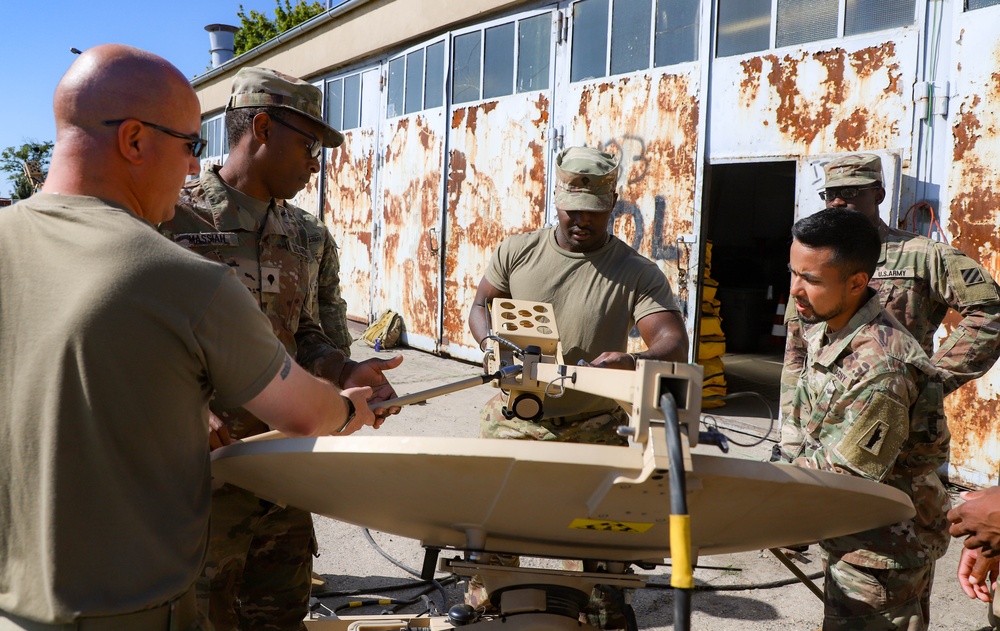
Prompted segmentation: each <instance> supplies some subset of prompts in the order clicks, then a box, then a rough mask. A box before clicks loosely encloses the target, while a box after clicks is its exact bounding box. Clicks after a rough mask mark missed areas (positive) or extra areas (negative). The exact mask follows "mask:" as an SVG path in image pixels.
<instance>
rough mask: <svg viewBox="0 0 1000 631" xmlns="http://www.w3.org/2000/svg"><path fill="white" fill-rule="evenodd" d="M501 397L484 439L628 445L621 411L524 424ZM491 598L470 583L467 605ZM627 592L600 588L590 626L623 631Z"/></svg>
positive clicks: (501, 560) (484, 415) (512, 559)
mask: <svg viewBox="0 0 1000 631" xmlns="http://www.w3.org/2000/svg"><path fill="white" fill-rule="evenodd" d="M505 398H506V397H505V396H504V395H502V394H498V395H497V396H495V397H493V398H492V399H490V400H489V401H488V402H487V403H486V405H484V406H483V408H482V411H481V413H480V422H481V424H480V434H481V436H482V437H483V438H508V439H514V440H552V441H557V442H564V443H594V444H599V445H619V446H624V445H627V444H628V440H627V439H625V438H623V437H622V436H619V435H618V433H617V428H618V427H619V426H620V425H627V424H628V415H627V414H626V413H625V411H624V410H622V409H621V408H615V409H614V410H611V411H608V412H603V413H602V412H594V413H590V414H582V415H577V416H568V417H558V418H548V419H542V420H540V421H538V422H532V421H522V420H521V419H519V418H512V419H506V418H504V416H503V414H502V413H501V410H502V409H503V404H504V399H505ZM485 562H486V563H488V564H490V565H504V566H507V567H520V559H519V558H518V557H517V556H516V555H512V554H489V555H486V557H485ZM563 569H566V570H576V571H579V570H581V569H583V562H582V561H563ZM488 601H489V597H488V595H487V594H486V590H485V588H484V587H483V582H482V579H481V578H480V577H479V576H473V577H472V578H471V579H470V580H469V591H468V592H467V594H466V602H468V603H469V604H470V605H472V606H474V607H477V608H478V607H481V606H487V607H488V606H490V603H489V602H488ZM624 605H625V593H624V590H622V589H619V588H617V587H609V586H605V585H600V586H598V587H596V588H595V589H594V591H593V593H592V594H591V596H590V603H589V604H588V605H587V607H586V609H585V610H584V612H583V614H584V616H585V617H586V619H587V621H588V623H589V624H592V625H594V626H596V627H600V628H603V629H624V628H625V627H626V624H625V614H624V612H623V610H624Z"/></svg>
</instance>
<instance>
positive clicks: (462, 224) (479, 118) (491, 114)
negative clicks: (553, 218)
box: [441, 92, 549, 360]
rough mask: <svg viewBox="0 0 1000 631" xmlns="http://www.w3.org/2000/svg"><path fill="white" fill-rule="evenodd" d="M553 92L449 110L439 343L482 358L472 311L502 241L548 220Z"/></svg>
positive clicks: (458, 353) (449, 349) (459, 354)
mask: <svg viewBox="0 0 1000 631" xmlns="http://www.w3.org/2000/svg"><path fill="white" fill-rule="evenodd" d="M548 127H549V97H548V95H547V93H544V92H531V93H526V94H519V95H515V96H509V97H505V98H503V99H500V100H499V101H490V102H487V103H482V104H479V105H475V106H470V107H461V108H456V109H455V110H453V112H452V116H451V129H450V134H451V136H450V140H449V142H450V147H449V152H448V155H449V164H448V209H447V214H446V218H445V221H446V228H445V230H446V233H445V234H446V236H445V245H446V253H445V269H446V277H445V297H444V323H443V332H442V342H441V346H442V349H443V350H446V351H447V352H448V353H450V354H451V355H453V356H456V357H463V358H466V359H472V360H479V359H481V358H482V352H481V351H480V350H479V349H478V347H476V340H475V339H474V338H473V337H472V334H471V333H469V328H468V326H467V315H468V313H469V308H470V307H471V306H472V300H473V299H474V298H475V295H476V288H477V287H478V286H479V281H480V279H481V278H482V276H483V271H484V270H485V269H486V264H487V263H488V262H489V257H490V255H491V254H492V253H493V250H494V249H496V247H497V245H499V244H500V242H501V241H502V240H503V239H504V238H505V237H507V236H510V235H511V234H514V233H518V232H527V231H530V230H535V229H537V228H540V227H541V226H542V224H543V223H544V221H545V200H546V186H545V173H546V162H547V153H548V152H547V149H546V138H547V135H548Z"/></svg>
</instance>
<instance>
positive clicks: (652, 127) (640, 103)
mask: <svg viewBox="0 0 1000 631" xmlns="http://www.w3.org/2000/svg"><path fill="white" fill-rule="evenodd" d="M698 89H699V76H698V74H697V70H696V67H695V66H691V71H690V73H686V74H636V75H630V76H627V77H623V78H618V79H615V80H612V81H604V82H601V83H588V84H580V83H577V84H570V86H569V88H568V91H569V95H568V96H567V97H566V99H565V103H566V104H567V107H570V108H572V110H573V111H574V112H575V113H574V114H573V116H572V118H571V120H570V128H569V130H568V131H567V134H566V136H567V140H566V143H565V144H566V146H570V145H574V144H586V145H589V146H595V147H601V148H603V149H604V150H605V151H608V152H611V153H617V154H619V155H620V156H621V164H622V171H621V176H620V178H619V182H618V186H619V199H618V204H617V206H616V207H615V213H614V234H615V235H616V236H618V237H619V238H620V239H622V240H623V241H625V242H626V243H629V244H630V245H631V246H632V247H633V248H635V249H636V250H637V251H638V252H639V253H640V254H642V255H644V256H646V257H648V258H650V259H652V260H653V261H656V263H657V264H658V265H659V267H660V269H662V270H663V272H664V274H665V275H666V276H667V278H668V279H669V281H670V285H671V287H673V288H674V291H675V293H676V294H677V296H678V298H679V299H680V302H681V304H682V307H683V308H684V312H685V314H687V312H688V310H687V309H686V304H687V303H688V301H689V300H690V299H691V298H692V297H691V296H689V295H688V278H687V270H688V269H689V268H690V265H691V263H692V256H693V254H694V253H692V252H691V251H690V249H689V247H697V246H696V245H695V246H688V245H684V244H680V243H678V238H679V237H680V236H681V235H684V234H694V233H695V226H694V217H695V215H696V214H698V211H699V210H700V204H701V200H700V199H696V198H695V190H696V187H695V180H696V176H697V166H698V159H697V149H698V108H699V106H700V103H699V95H698ZM557 315H558V314H557ZM633 344H634V345H638V344H639V340H634V341H633ZM633 350H635V349H634V348H633Z"/></svg>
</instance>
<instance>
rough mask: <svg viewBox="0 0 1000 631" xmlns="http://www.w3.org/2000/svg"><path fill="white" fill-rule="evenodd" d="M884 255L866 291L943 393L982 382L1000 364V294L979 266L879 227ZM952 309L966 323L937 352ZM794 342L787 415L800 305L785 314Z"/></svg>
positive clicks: (798, 363)
mask: <svg viewBox="0 0 1000 631" xmlns="http://www.w3.org/2000/svg"><path fill="white" fill-rule="evenodd" d="M879 236H880V237H881V238H882V253H881V255H880V256H879V262H878V267H877V268H876V270H875V275H874V277H873V278H872V279H871V281H870V282H869V283H868V286H869V287H871V288H873V289H875V290H876V291H877V292H878V293H879V300H880V301H881V303H882V306H883V307H885V310H886V311H888V312H889V313H891V314H892V315H893V317H895V318H896V320H898V321H899V322H900V323H901V324H902V325H903V326H904V327H906V330H907V331H909V332H910V333H911V334H912V335H913V337H915V338H916V339H917V341H918V342H919V343H920V346H921V347H922V348H923V349H924V352H925V353H927V355H928V357H930V358H931V363H932V364H933V365H934V367H935V368H936V369H937V370H938V371H939V373H940V376H941V380H942V383H943V385H944V393H945V394H950V393H951V392H952V391H954V390H957V389H958V388H959V387H961V386H962V385H963V384H965V383H966V382H968V381H971V380H973V379H978V378H979V377H981V376H983V375H984V374H985V373H986V371H988V370H989V369H990V368H991V367H992V366H993V364H994V363H995V362H996V361H997V358H998V357H1000V288H998V286H997V283H996V282H995V281H994V280H993V278H992V277H990V274H989V272H987V271H986V270H985V269H984V268H983V267H982V266H981V265H979V264H978V263H976V262H975V261H974V260H972V259H971V258H969V257H968V256H966V255H965V254H963V253H962V252H961V251H960V250H957V249H955V248H953V247H951V246H949V245H947V244H944V243H939V242H937V241H934V240H932V239H928V238H926V237H921V236H919V235H915V234H912V233H910V232H905V231H903V230H897V229H895V228H890V227H889V226H887V225H886V224H885V222H880V225H879ZM949 309H955V310H956V311H958V312H959V313H960V314H962V320H961V322H959V324H958V326H956V327H955V329H954V330H953V331H952V332H951V335H949V336H948V338H947V339H946V340H944V342H942V344H941V346H940V348H938V350H937V352H936V353H935V352H934V333H935V331H937V329H938V327H939V326H941V322H942V321H943V320H944V317H945V315H946V314H947V313H948V310H949ZM785 320H786V323H787V325H788V338H787V340H786V342H785V359H784V369H783V370H782V373H781V410H782V413H783V414H787V413H788V411H789V404H790V396H791V393H792V391H793V390H794V389H795V383H796V381H797V380H798V375H799V372H801V370H802V364H803V360H804V358H805V352H806V351H805V342H804V339H803V335H802V324H801V322H800V321H799V318H798V314H797V313H796V311H795V303H794V301H792V300H789V301H788V310H787V312H786V313H785Z"/></svg>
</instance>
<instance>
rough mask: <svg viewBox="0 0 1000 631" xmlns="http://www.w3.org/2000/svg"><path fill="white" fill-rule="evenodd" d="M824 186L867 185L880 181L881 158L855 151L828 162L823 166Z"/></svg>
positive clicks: (879, 182)
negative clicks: (824, 173) (824, 174)
mask: <svg viewBox="0 0 1000 631" xmlns="http://www.w3.org/2000/svg"><path fill="white" fill-rule="evenodd" d="M824 171H825V172H826V184H825V185H824V186H825V187H826V188H835V187H839V186H867V185H869V184H876V183H878V184H881V183H882V181H883V180H882V159H881V158H879V157H878V156H876V155H874V154H871V153H856V154H853V155H849V156H843V157H841V158H837V159H836V160H833V161H831V162H829V163H828V164H827V165H826V166H825V167H824Z"/></svg>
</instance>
